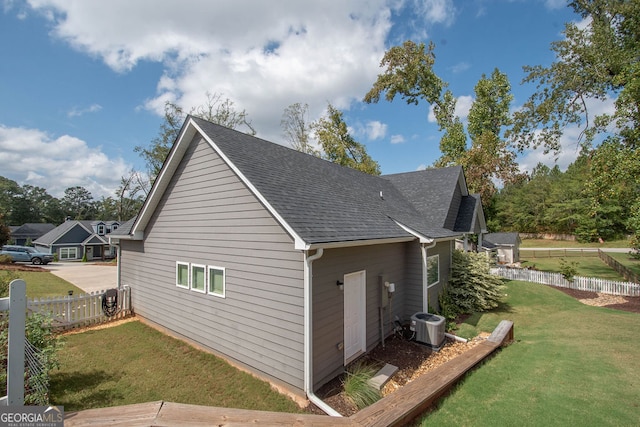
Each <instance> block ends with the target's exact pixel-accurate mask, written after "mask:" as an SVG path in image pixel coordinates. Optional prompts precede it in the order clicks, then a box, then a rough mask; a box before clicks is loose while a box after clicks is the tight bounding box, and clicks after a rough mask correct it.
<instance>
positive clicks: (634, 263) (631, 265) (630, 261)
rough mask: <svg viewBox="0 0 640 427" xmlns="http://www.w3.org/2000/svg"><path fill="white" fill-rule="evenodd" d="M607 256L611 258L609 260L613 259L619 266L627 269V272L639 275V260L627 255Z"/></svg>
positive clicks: (609, 253)
mask: <svg viewBox="0 0 640 427" xmlns="http://www.w3.org/2000/svg"><path fill="white" fill-rule="evenodd" d="M607 255H609V256H611V258H614V259H615V260H616V261H618V262H619V263H620V264H622V265H624V266H625V267H627V268H628V269H629V270H631V271H633V272H634V273H636V274H638V275H640V259H638V258H633V257H632V256H631V255H629V254H628V253H613V252H608V253H607Z"/></svg>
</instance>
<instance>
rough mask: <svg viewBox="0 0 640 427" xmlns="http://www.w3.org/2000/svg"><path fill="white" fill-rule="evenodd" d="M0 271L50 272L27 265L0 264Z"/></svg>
mask: <svg viewBox="0 0 640 427" xmlns="http://www.w3.org/2000/svg"><path fill="white" fill-rule="evenodd" d="M0 270H7V271H36V272H37V271H48V270H47V269H46V268H42V267H38V266H37V265H26V264H0Z"/></svg>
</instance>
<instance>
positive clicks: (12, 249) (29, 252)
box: [0, 245, 53, 265]
mask: <svg viewBox="0 0 640 427" xmlns="http://www.w3.org/2000/svg"><path fill="white" fill-rule="evenodd" d="M0 255H9V256H10V257H11V261H13V262H30V263H32V264H36V265H38V264H45V265H46V264H49V263H50V262H51V261H53V255H51V254H47V253H43V252H38V251H37V250H36V249H34V248H32V247H31V246H14V245H5V246H3V247H2V251H0Z"/></svg>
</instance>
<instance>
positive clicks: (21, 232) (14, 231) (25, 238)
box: [9, 222, 56, 246]
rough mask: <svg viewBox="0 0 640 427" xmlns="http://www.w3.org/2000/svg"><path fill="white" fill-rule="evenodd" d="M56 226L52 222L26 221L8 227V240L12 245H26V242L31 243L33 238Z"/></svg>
mask: <svg viewBox="0 0 640 427" xmlns="http://www.w3.org/2000/svg"><path fill="white" fill-rule="evenodd" d="M54 228H56V226H55V225H53V224H45V223H37V222H34V223H27V224H22V225H20V226H17V227H9V229H10V230H11V236H10V239H9V240H10V241H11V242H13V244H14V245H18V246H26V245H27V243H33V241H34V240H36V239H38V238H39V237H41V236H43V235H44V234H46V233H48V232H49V231H51V230H53V229H54Z"/></svg>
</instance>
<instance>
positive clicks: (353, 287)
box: [344, 271, 367, 365]
mask: <svg viewBox="0 0 640 427" xmlns="http://www.w3.org/2000/svg"><path fill="white" fill-rule="evenodd" d="M366 283H367V282H366V273H365V272H364V271H358V272H356V273H350V274H345V276H344V363H345V365H346V364H347V363H349V362H350V361H352V360H353V359H355V358H356V357H357V356H359V355H360V354H362V353H364V352H365V351H366V325H365V322H366V310H365V307H366V301H365V297H366Z"/></svg>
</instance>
